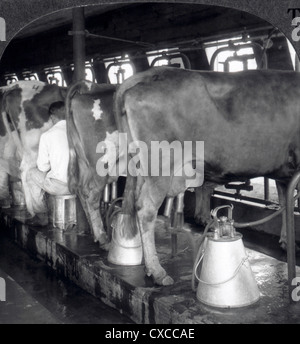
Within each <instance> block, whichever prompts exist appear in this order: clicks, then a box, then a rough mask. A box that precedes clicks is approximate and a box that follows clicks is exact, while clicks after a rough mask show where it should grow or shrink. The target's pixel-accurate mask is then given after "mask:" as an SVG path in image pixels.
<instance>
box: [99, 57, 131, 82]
mask: <svg viewBox="0 0 300 344" xmlns="http://www.w3.org/2000/svg"><path fill="white" fill-rule="evenodd" d="M104 64H105V67H106V69H107V74H108V78H109V81H110V83H111V84H121V83H122V82H123V81H124V80H125V79H127V78H129V77H130V76H132V75H133V74H134V68H133V65H132V64H131V62H130V60H129V59H128V55H125V57H124V59H122V58H121V56H119V57H116V58H114V59H113V60H104Z"/></svg>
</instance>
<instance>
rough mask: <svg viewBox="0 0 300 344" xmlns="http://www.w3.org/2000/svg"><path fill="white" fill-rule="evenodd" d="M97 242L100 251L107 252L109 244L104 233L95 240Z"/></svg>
mask: <svg viewBox="0 0 300 344" xmlns="http://www.w3.org/2000/svg"><path fill="white" fill-rule="evenodd" d="M97 241H98V242H99V246H100V248H101V249H103V250H105V251H108V250H109V246H110V243H109V241H108V238H107V235H106V234H105V233H102V234H100V235H99V238H97V239H95V242H97Z"/></svg>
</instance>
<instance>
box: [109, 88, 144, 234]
mask: <svg viewBox="0 0 300 344" xmlns="http://www.w3.org/2000/svg"><path fill="white" fill-rule="evenodd" d="M123 99H124V92H123V90H122V88H120V89H118V91H117V92H116V94H115V103H114V104H115V109H114V115H115V121H116V124H117V128H118V131H119V133H126V134H127V139H128V143H129V142H131V141H132V138H131V133H130V129H129V125H128V121H127V116H126V111H125V109H124V103H123ZM129 159H130V156H129V153H128V150H127V164H128V162H129ZM136 188H137V177H135V176H132V175H130V173H129V172H128V169H127V177H126V185H125V190H124V200H123V203H122V213H123V214H124V216H123V217H122V222H123V223H121V224H120V225H121V228H122V229H123V231H124V233H126V236H127V237H128V238H131V237H134V236H136V234H137V233H138V227H137V221H136Z"/></svg>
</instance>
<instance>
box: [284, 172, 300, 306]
mask: <svg viewBox="0 0 300 344" xmlns="http://www.w3.org/2000/svg"><path fill="white" fill-rule="evenodd" d="M299 180H300V171H298V172H296V173H295V175H294V176H293V178H292V180H291V181H290V183H289V185H288V189H287V197H286V236H287V264H288V285H289V298H290V301H291V302H293V299H292V291H293V289H294V286H292V280H293V279H294V278H295V277H296V252H295V220H294V207H295V200H294V191H295V188H296V186H297V184H298V182H299Z"/></svg>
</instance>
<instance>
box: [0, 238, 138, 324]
mask: <svg viewBox="0 0 300 344" xmlns="http://www.w3.org/2000/svg"><path fill="white" fill-rule="evenodd" d="M0 277H2V278H4V280H5V282H6V301H0V324H130V323H132V321H131V320H130V319H129V318H127V317H125V316H123V315H122V314H120V313H119V311H117V310H115V309H113V308H111V307H108V306H107V305H105V304H104V303H102V302H101V301H100V300H99V299H96V298H95V297H93V296H91V295H90V294H88V293H87V292H85V291H83V290H82V289H80V288H79V287H77V286H75V285H74V284H72V283H71V282H69V281H66V280H64V279H63V278H60V277H59V276H57V275H56V273H55V272H53V271H52V270H51V269H50V268H49V267H47V266H45V264H44V263H43V262H41V261H39V260H37V259H33V258H31V257H29V256H28V253H26V252H25V251H23V250H22V249H20V248H19V247H18V246H17V245H16V244H15V243H13V242H11V241H10V239H8V238H7V237H5V236H3V235H2V234H0ZM1 299H2V298H1Z"/></svg>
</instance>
